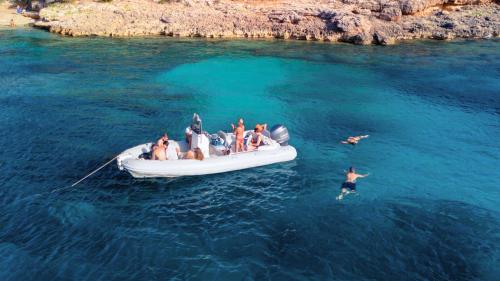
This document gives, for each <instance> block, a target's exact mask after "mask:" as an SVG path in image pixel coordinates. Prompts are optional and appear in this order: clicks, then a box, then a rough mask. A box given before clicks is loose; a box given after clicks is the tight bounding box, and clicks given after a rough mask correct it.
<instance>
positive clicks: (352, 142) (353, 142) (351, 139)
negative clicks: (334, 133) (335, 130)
mask: <svg viewBox="0 0 500 281" xmlns="http://www.w3.org/2000/svg"><path fill="white" fill-rule="evenodd" d="M369 136H370V135H364V136H356V137H348V138H347V140H345V141H341V143H343V144H350V145H356V144H358V142H359V141H360V140H362V139H366V138H367V137H369Z"/></svg>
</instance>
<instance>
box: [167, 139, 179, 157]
mask: <svg viewBox="0 0 500 281" xmlns="http://www.w3.org/2000/svg"><path fill="white" fill-rule="evenodd" d="M165 150H166V155H167V159H168V160H177V159H179V155H180V153H181V152H180V150H179V147H178V146H177V144H176V143H175V142H169V141H166V142H165Z"/></svg>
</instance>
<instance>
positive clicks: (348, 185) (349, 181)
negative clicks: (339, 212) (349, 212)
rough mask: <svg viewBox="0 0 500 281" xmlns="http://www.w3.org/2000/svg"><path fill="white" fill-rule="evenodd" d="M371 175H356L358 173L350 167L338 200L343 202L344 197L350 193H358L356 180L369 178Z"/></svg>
mask: <svg viewBox="0 0 500 281" xmlns="http://www.w3.org/2000/svg"><path fill="white" fill-rule="evenodd" d="M368 175H369V174H364V175H360V174H356V171H355V170H354V167H350V168H349V171H347V174H346V175H345V181H344V182H343V183H342V186H341V187H340V188H341V190H340V194H339V196H337V200H342V198H344V196H346V195H347V194H349V193H354V192H356V179H358V178H364V177H367V176H368Z"/></svg>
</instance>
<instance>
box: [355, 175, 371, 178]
mask: <svg viewBox="0 0 500 281" xmlns="http://www.w3.org/2000/svg"><path fill="white" fill-rule="evenodd" d="M369 175H370V174H364V175H360V174H356V178H365V177H367V176H369Z"/></svg>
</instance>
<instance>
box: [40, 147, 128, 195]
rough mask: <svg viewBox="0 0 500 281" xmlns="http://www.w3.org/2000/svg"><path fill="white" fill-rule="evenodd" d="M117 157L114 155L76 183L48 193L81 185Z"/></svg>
mask: <svg viewBox="0 0 500 281" xmlns="http://www.w3.org/2000/svg"><path fill="white" fill-rule="evenodd" d="M118 156H120V155H116V156H115V157H113V159H111V160H109V161H108V162H106V163H104V164H103V165H101V166H100V167H99V168H97V169H95V170H93V171H92V172H90V173H89V174H87V175H86V176H84V177H83V178H81V179H79V180H78V181H77V182H75V183H73V184H72V185H68V186H65V187H61V188H56V189H54V190H52V191H51V192H50V193H54V192H57V191H61V190H65V189H68V188H71V187H74V186H75V185H77V184H79V183H81V182H82V181H84V180H85V179H86V178H88V177H90V176H91V175H93V174H95V173H96V172H98V171H99V170H101V169H102V168H104V167H106V166H107V165H109V164H110V163H111V162H113V161H115V159H116V158H118Z"/></svg>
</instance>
